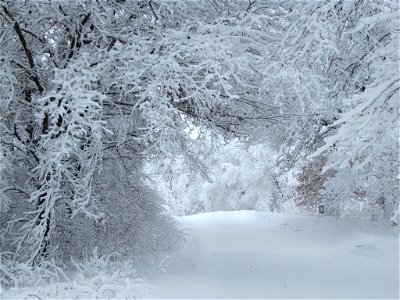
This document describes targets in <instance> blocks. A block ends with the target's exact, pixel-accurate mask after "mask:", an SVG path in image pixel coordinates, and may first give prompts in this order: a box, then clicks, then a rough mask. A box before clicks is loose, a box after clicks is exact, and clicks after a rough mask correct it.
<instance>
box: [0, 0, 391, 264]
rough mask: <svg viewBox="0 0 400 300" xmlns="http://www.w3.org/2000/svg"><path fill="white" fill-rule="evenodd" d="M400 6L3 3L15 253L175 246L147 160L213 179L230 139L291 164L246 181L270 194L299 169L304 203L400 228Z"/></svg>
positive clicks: (2, 168) (7, 242)
mask: <svg viewBox="0 0 400 300" xmlns="http://www.w3.org/2000/svg"><path fill="white" fill-rule="evenodd" d="M398 10H399V7H398V3H397V2H396V1H377V2H375V1H341V0H333V1H319V2H314V1H294V2H291V1H280V0H273V1H213V0H209V1H207V0H205V1H129V0H121V1H120V0H109V1H33V0H32V1H4V0H3V1H0V14H1V18H0V28H1V31H0V61H1V66H0V118H1V120H0V122H1V123H0V132H1V143H0V147H1V153H0V154H1V155H0V172H1V182H0V190H1V194H0V197H1V205H0V211H1V219H0V223H1V230H2V232H1V234H2V245H1V250H2V251H5V253H8V254H7V255H9V254H10V253H12V256H13V259H15V260H17V261H21V262H27V263H31V264H39V265H40V264H41V262H42V261H44V260H47V259H49V258H65V259H66V258H68V257H71V256H73V257H80V256H82V255H83V254H82V253H83V252H84V251H87V250H91V249H93V248H95V247H98V248H99V250H100V251H103V252H104V253H103V254H109V253H110V252H112V251H114V250H115V249H112V245H118V248H119V250H121V252H123V253H129V251H130V249H134V251H132V252H134V253H133V255H134V254H135V253H136V254H138V255H139V254H140V255H142V254H143V255H145V254H146V253H147V254H148V253H156V252H157V251H159V250H160V249H161V250H167V249H171V248H173V247H174V245H175V244H176V243H177V241H178V240H179V239H180V238H179V234H178V233H177V231H176V229H175V228H174V223H173V221H172V220H171V219H170V218H169V217H168V216H166V215H165V213H164V210H163V205H164V204H165V202H163V199H161V198H160V197H159V196H158V195H157V194H156V193H155V192H154V191H152V190H151V189H150V188H149V187H147V186H146V180H147V175H146V174H145V172H144V171H143V165H144V164H145V163H146V162H147V161H148V160H149V159H151V160H153V161H155V160H159V159H170V160H173V159H174V158H176V157H178V156H180V157H182V160H183V162H184V164H185V166H189V167H190V169H191V170H195V171H200V172H201V173H202V174H203V177H208V176H210V174H209V173H208V172H207V166H206V165H205V163H204V162H205V161H204V160H203V159H202V158H203V156H202V155H203V154H204V147H206V146H208V144H211V146H212V144H213V143H209V141H210V140H213V139H212V138H210V137H217V136H218V138H216V139H217V140H219V139H220V138H219V137H221V136H222V137H223V138H224V139H226V140H231V139H233V138H238V139H239V140H240V141H241V142H242V143H245V144H248V145H250V144H257V143H261V144H262V145H268V146H265V151H270V152H271V153H273V154H272V155H271V157H274V158H275V157H277V159H276V160H275V159H274V160H272V159H271V161H268V162H266V163H265V165H266V167H267V166H268V171H266V172H267V173H268V174H267V176H265V177H266V178H267V181H268V182H267V183H266V182H262V183H261V184H258V183H257V182H258V180H262V179H260V178H257V179H255V180H254V182H253V183H256V184H245V183H243V186H246V187H247V186H250V188H251V189H253V190H254V189H257V186H263V187H265V188H268V187H273V186H274V184H275V183H276V182H277V181H276V180H277V178H278V177H279V176H281V175H282V174H285V173H286V172H290V171H291V170H296V172H299V173H300V175H299V178H300V180H299V182H298V185H299V187H298V189H297V191H298V193H297V194H296V193H293V195H292V194H291V195H292V196H291V197H297V200H298V201H297V203H303V204H306V205H310V206H311V207H312V206H313V205H314V206H315V201H316V199H317V198H318V197H323V198H324V199H325V201H328V202H329V203H331V204H332V205H333V206H335V207H336V208H337V210H339V211H341V212H342V213H344V214H345V213H346V212H349V213H350V212H354V211H362V212H363V213H365V212H368V214H372V215H373V216H374V218H378V217H385V218H386V219H390V218H392V222H393V223H396V222H398V221H397V219H396V213H397V212H398V205H399V204H398V201H399V200H398V196H396V195H398V192H399V190H398V186H399V173H398V170H399V169H398V168H399V161H398V158H399V152H398V151H399V150H398V149H399V144H398V143H399V133H398V114H399V101H398V99H399V74H398V64H399V54H398V43H399V41H398V36H399V32H398V25H399V24H398ZM190 128H195V129H196V130H197V132H198V136H197V138H196V139H194V138H192V137H191V135H190ZM259 157H260V155H259ZM261 157H263V158H265V155H261ZM316 162H317V163H316ZM237 165H240V163H238V164H237ZM248 166H253V163H251V162H248V163H247V162H246V163H243V168H246V167H248ZM269 170H272V171H269ZM316 172H318V173H316ZM263 174H264V173H263V172H261V171H260V172H256V173H254V174H253V175H257V176H259V177H261V176H263ZM308 174H311V175H312V176H316V177H319V178H317V179H315V180H312V181H311V182H310V180H308V179H309V178H310V177H312V176H311V175H308ZM327 174H329V176H328V175H327ZM232 176H236V175H232ZM304 176H306V177H307V178H305V177H304ZM243 180H246V179H243ZM274 182H275V183H274ZM214 184H215V183H214ZM221 184H222V183H221ZM302 185H303V186H302ZM280 188H281V187H280ZM213 189H214V191H213V194H214V195H217V194H218V193H217V191H218V190H219V189H220V186H215V185H214V187H213ZM272 189H273V188H272ZM275 189H277V188H276V187H275ZM310 189H311V192H310ZM278 190H279V189H278ZM253 192H254V191H253ZM245 193H247V195H248V194H249V191H248V190H246V191H245ZM279 193H280V194H282V191H279V192H276V191H274V192H273V194H274V195H275V196H276V195H277V194H279ZM254 195H256V196H257V197H261V196H263V195H264V196H265V194H263V193H256V192H254ZM275 196H274V197H275ZM311 196H312V197H316V198H314V199H310V198H311ZM216 197H217V198H218V199H219V200H218V201H220V199H221V197H218V196H216ZM268 197H270V196H268ZM222 198H223V197H222ZM286 198H287V197H286ZM286 198H285V197H280V198H279V199H280V200H279V201H280V202H282V203H276V202H277V200H276V197H275V198H274V199H273V200H271V201H270V202H269V204H268V205H261V206H260V207H262V208H263V209H270V208H271V207H272V206H273V207H275V208H277V207H279V205H280V204H283V202H284V200H283V199H286ZM246 199H247V198H246ZM207 201H210V202H207V205H209V207H213V205H212V201H213V199H207ZM246 201H250V200H248V199H247V200H246ZM252 201H253V200H252ZM257 201H258V200H254V203H256V202H257ZM279 201H278V202H279ZM254 203H252V204H249V203H247V204H246V205H248V206H251V208H254ZM190 205H192V204H190ZM221 205H222V204H220V203H218V204H215V205H214V206H215V207H221ZM232 207H234V208H238V207H236V206H235V205H232ZM247 208H248V207H247ZM183 210H184V209H183ZM189 211H193V209H189ZM123 233H125V234H129V236H130V238H129V241H128V240H127V239H126V236H124V235H123ZM154 255H155V254H154Z"/></svg>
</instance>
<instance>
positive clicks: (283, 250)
mask: <svg viewBox="0 0 400 300" xmlns="http://www.w3.org/2000/svg"><path fill="white" fill-rule="evenodd" d="M178 221H179V222H180V223H181V224H182V226H183V227H184V230H185V233H186V240H187V241H186V243H185V247H184V248H183V249H182V250H180V251H179V252H177V253H175V254H174V255H173V256H171V258H170V264H169V266H168V267H167V271H166V273H165V274H163V275H161V276H160V277H159V278H156V279H152V280H150V283H151V284H152V285H153V286H154V289H153V291H152V294H153V296H154V298H363V299H365V298H398V296H399V273H398V266H399V255H398V249H399V245H398V239H397V238H395V237H394V236H393V234H392V235H390V234H382V233H380V230H379V229H378V228H374V225H373V224H370V223H360V222H358V223H357V222H356V221H350V220H343V219H342V220H336V219H335V218H330V217H300V216H284V215H277V214H268V213H264V212H249V211H241V212H216V213H206V214H199V215H194V216H188V217H182V218H178Z"/></svg>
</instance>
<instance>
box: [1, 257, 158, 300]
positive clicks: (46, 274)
mask: <svg viewBox="0 0 400 300" xmlns="http://www.w3.org/2000/svg"><path fill="white" fill-rule="evenodd" d="M0 270H1V271H0V273H1V275H2V277H3V279H2V281H1V286H2V292H1V298H2V299H5V298H7V299H32V298H38V299H66V298H68V299H79V298H83V299H132V298H144V297H146V296H147V295H148V294H149V291H150V290H151V287H150V286H149V285H148V284H147V283H146V282H145V281H144V280H142V279H139V278H138V275H137V272H136V270H135V267H134V264H133V262H132V261H131V260H130V259H121V257H120V256H119V255H117V254H116V255H108V256H99V255H98V254H97V251H96V250H94V251H93V253H92V255H91V256H90V257H88V258H86V259H84V260H83V261H81V262H75V261H73V264H72V268H71V269H70V270H68V271H67V272H66V271H65V270H62V269H61V268H59V267H58V266H56V264H55V263H54V262H46V264H44V265H43V266H41V267H38V266H35V267H29V266H27V265H26V264H21V263H12V262H11V261H7V260H4V259H3V261H2V266H1V269H0Z"/></svg>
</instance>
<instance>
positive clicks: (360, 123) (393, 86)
mask: <svg viewBox="0 0 400 300" xmlns="http://www.w3.org/2000/svg"><path fill="white" fill-rule="evenodd" d="M354 5H355V6H354V7H353V9H354V10H355V9H357V11H354V12H352V11H351V10H350V12H352V13H353V14H356V12H358V14H356V17H357V18H356V19H355V20H354V21H353V22H351V23H350V24H349V25H348V26H347V27H345V28H344V29H343V33H342V38H343V39H344V38H345V39H346V41H351V43H350V45H351V48H350V49H351V50H350V51H349V50H347V49H348V48H347V49H346V50H347V52H346V53H344V56H345V57H347V61H346V64H345V65H344V64H342V69H343V70H345V71H346V73H348V75H347V74H346V75H347V76H345V78H346V82H348V84H349V85H350V86H351V85H353V86H358V87H359V90H353V91H352V92H350V91H348V87H346V88H344V89H345V90H347V91H348V92H347V93H348V95H349V97H347V98H346V100H345V101H346V102H347V103H346V104H347V106H348V107H349V109H347V110H346V112H345V113H343V114H342V115H341V116H340V118H339V119H338V120H337V121H336V122H334V123H333V124H332V125H330V127H329V128H332V129H336V130H335V132H334V134H333V135H332V136H330V137H328V138H325V143H326V144H325V145H324V146H323V147H321V148H320V149H319V150H318V151H317V152H316V153H315V154H314V156H317V155H319V154H321V153H323V152H324V151H327V150H330V151H329V152H330V153H331V154H330V155H329V159H328V161H327V165H326V166H325V168H324V170H332V169H334V170H335V169H336V170H337V172H336V174H335V176H334V177H332V178H331V179H330V180H329V181H328V182H327V183H326V184H325V191H324V192H323V196H324V197H327V198H328V199H333V200H332V201H333V202H334V203H335V204H336V205H339V206H342V207H347V209H341V211H343V212H345V213H346V211H350V213H351V211H352V209H351V207H354V208H355V210H357V208H358V207H360V206H361V207H363V208H364V209H363V210H366V211H370V215H372V217H373V218H376V217H380V215H383V216H384V217H385V218H387V219H389V218H391V217H392V221H393V223H398V218H397V220H396V215H397V214H398V209H399V198H398V195H399V192H400V190H399V179H398V174H399V126H398V125H399V112H400V111H399V89H400V88H399V86H400V76H399V69H398V65H399V52H398V51H399V49H398V45H399V29H398V28H399V19H398V9H399V7H398V4H397V3H394V2H387V3H378V4H366V3H363V4H358V3H357V4H354ZM350 9H351V8H350ZM361 11H362V14H361ZM355 50H358V52H357V56H355V57H354V58H353V57H352V55H351V54H352V53H353V52H354V51H355ZM351 58H352V59H351ZM350 59H351V60H350ZM348 60H350V61H348ZM347 64H348V65H347ZM346 65H347V66H346ZM350 202H351V203H353V204H352V205H350V204H349V203H350ZM357 202H359V203H360V202H361V204H359V205H357V204H355V203H357Z"/></svg>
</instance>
